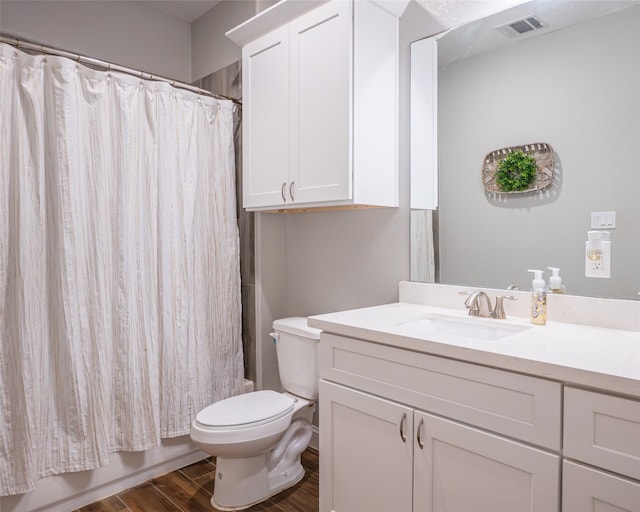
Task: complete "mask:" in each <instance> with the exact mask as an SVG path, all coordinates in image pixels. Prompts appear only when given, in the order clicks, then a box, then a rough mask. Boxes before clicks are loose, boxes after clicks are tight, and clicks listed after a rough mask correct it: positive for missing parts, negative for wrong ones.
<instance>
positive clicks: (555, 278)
mask: <svg viewBox="0 0 640 512" xmlns="http://www.w3.org/2000/svg"><path fill="white" fill-rule="evenodd" d="M547 268H548V269H549V270H551V277H549V290H550V291H551V293H567V287H566V286H565V285H563V284H562V278H561V277H560V269H559V268H557V267H547Z"/></svg>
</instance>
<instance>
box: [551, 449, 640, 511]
mask: <svg viewBox="0 0 640 512" xmlns="http://www.w3.org/2000/svg"><path fill="white" fill-rule="evenodd" d="M562 477H563V478H562V512H640V483H638V482H634V481H631V480H627V479H625V478H620V477H618V476H614V475H610V474H608V473H605V472H603V471H598V470H596V469H592V468H588V467H586V466H582V465H580V464H575V463H573V462H569V461H564V463H563V466H562Z"/></svg>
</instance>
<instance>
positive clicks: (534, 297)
mask: <svg viewBox="0 0 640 512" xmlns="http://www.w3.org/2000/svg"><path fill="white" fill-rule="evenodd" d="M529 272H533V274H534V278H533V281H532V282H531V306H530V310H529V317H530V319H531V323H532V324H536V325H544V324H546V323H547V291H546V290H545V282H544V279H543V278H542V270H531V269H529Z"/></svg>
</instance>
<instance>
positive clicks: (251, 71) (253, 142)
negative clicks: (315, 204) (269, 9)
mask: <svg viewBox="0 0 640 512" xmlns="http://www.w3.org/2000/svg"><path fill="white" fill-rule="evenodd" d="M242 80H243V83H242V86H243V89H244V93H243V94H244V101H245V105H248V108H245V109H244V112H243V115H244V119H243V123H242V130H243V132H242V136H243V142H242V143H243V146H244V149H243V185H242V186H243V199H242V201H243V205H244V207H245V208H251V207H257V206H262V205H281V204H283V203H284V202H285V200H286V199H287V198H288V183H289V29H288V27H286V26H285V27H282V28H280V29H278V30H274V31H273V32H271V33H269V34H267V35H265V36H263V37H261V38H259V39H256V40H255V41H253V42H251V43H249V44H248V45H247V46H245V47H244V48H243V49H242Z"/></svg>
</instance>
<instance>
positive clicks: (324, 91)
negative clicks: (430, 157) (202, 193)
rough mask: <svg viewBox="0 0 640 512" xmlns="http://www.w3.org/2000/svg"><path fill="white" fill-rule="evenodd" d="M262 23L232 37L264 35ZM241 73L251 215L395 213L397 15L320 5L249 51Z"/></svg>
mask: <svg viewBox="0 0 640 512" xmlns="http://www.w3.org/2000/svg"><path fill="white" fill-rule="evenodd" d="M281 4H284V5H283V6H282V8H283V9H284V8H286V7H287V2H284V3H282V2H281ZM290 4H294V5H295V4H296V3H295V2H290ZM298 4H300V3H298ZM305 4H307V5H314V4H312V3H310V2H305ZM279 8H280V4H278V5H276V6H274V9H279ZM293 12H294V13H297V12H298V11H297V10H294V11H293ZM265 13H266V14H267V15H270V14H272V10H268V12H267V11H265ZM263 14H264V13H263ZM287 16H289V15H288V14H287V11H285V13H284V14H283V15H282V16H280V17H279V18H278V19H279V20H286V19H287ZM262 18H263V16H262V15H258V16H257V17H256V18H255V21H254V20H249V21H248V22H247V23H246V24H244V25H243V26H241V27H238V29H234V31H231V32H230V33H229V34H228V35H229V37H231V38H232V39H234V40H236V41H237V42H240V43H243V42H244V41H245V40H246V39H247V38H250V37H251V34H252V33H254V32H252V31H251V27H252V25H256V27H257V28H256V30H255V33H256V34H257V33H260V31H264V26H269V25H268V24H266V25H265V23H264V22H263V20H262ZM281 23H282V21H281ZM234 32H241V33H242V37H239V36H238V37H236V36H237V34H236V36H234ZM247 34H249V35H247ZM242 67H243V78H242V79H243V88H244V91H243V114H244V118H243V206H244V207H245V208H247V209H250V210H274V209H276V210H277V209H291V208H298V207H304V208H310V207H314V208H315V207H351V206H359V205H360V206H397V205H398V149H397V148H398V144H397V139H398V105H397V104H398V19H397V17H396V16H395V15H392V14H390V13H389V12H387V11H385V10H384V9H382V8H381V7H379V6H378V5H376V4H375V3H373V2H370V1H358V2H353V1H345V0H333V1H330V2H327V3H324V4H321V5H319V6H315V8H314V9H313V10H311V11H310V12H307V13H304V14H302V15H299V16H297V17H294V18H293V19H290V20H287V22H286V23H284V24H282V25H281V26H279V27H278V28H275V29H273V30H270V31H269V32H267V33H266V34H262V35H260V36H256V37H254V38H253V39H251V40H250V41H249V42H246V44H243V51H242Z"/></svg>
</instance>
